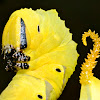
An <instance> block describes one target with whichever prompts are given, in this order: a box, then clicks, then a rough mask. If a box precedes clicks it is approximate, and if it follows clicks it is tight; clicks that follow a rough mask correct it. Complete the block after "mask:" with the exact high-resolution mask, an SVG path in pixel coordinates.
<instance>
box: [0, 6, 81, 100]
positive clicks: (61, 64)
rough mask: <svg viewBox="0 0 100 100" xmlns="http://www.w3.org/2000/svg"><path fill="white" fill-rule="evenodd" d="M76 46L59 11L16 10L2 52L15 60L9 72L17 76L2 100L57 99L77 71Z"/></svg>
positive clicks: (8, 24)
mask: <svg viewBox="0 0 100 100" xmlns="http://www.w3.org/2000/svg"><path fill="white" fill-rule="evenodd" d="M76 46H77V44H76V43H75V42H74V41H73V40H72V34H71V33H70V32H69V29H68V28H66V26H65V22H64V21H63V20H61V19H60V17H58V13H57V12H56V10H48V11H44V10H42V9H38V10H36V11H34V10H32V9H27V8H25V9H20V10H17V11H15V12H14V13H13V14H12V15H11V16H10V18H9V20H8V22H7V24H6V26H5V28H4V32H3V36H2V51H3V54H4V59H9V60H10V61H11V62H10V63H9V62H7V64H8V66H7V68H6V70H7V69H8V70H9V68H10V69H12V70H13V68H15V69H16V70H17V73H16V75H15V76H14V78H13V79H12V81H11V82H10V83H9V85H8V87H7V88H6V89H5V90H4V91H3V92H2V93H1V95H0V100H41V99H42V100H57V98H58V97H59V96H60V95H61V93H62V91H63V89H64V87H65V85H66V83H67V81H68V79H69V78H70V76H71V75H72V73H73V71H74V70H75V66H76V64H77V59H78V56H79V55H78V53H77V51H76ZM14 55H15V56H14ZM19 57H20V59H19ZM25 57H26V60H25V61H24V59H25ZM28 58H29V59H28ZM16 59H17V61H16ZM18 59H19V60H18ZM22 59H23V60H22ZM23 63H27V65H29V67H26V66H24V64H23ZM14 64H15V66H14ZM18 64H19V65H18Z"/></svg>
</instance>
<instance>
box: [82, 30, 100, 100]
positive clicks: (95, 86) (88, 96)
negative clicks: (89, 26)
mask: <svg viewBox="0 0 100 100" xmlns="http://www.w3.org/2000/svg"><path fill="white" fill-rule="evenodd" d="M88 36H90V37H91V38H92V39H93V42H94V45H93V50H90V52H91V54H88V56H87V59H85V63H83V64H82V67H81V69H82V72H81V74H80V83H81V94H80V100H100V80H99V79H98V78H96V77H95V76H93V73H92V70H93V68H94V67H95V66H96V61H95V60H96V58H98V57H99V52H100V37H99V36H98V34H95V31H94V32H92V31H91V30H89V31H88V32H85V33H84V34H83V37H82V41H83V44H84V45H85V46H87V43H86V37H88Z"/></svg>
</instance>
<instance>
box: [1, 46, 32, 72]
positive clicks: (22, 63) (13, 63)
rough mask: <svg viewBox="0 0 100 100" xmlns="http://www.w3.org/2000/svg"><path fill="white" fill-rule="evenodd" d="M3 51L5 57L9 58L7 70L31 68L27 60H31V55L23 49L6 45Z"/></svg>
mask: <svg viewBox="0 0 100 100" xmlns="http://www.w3.org/2000/svg"><path fill="white" fill-rule="evenodd" d="M2 53H3V56H4V59H6V60H7V66H6V68H5V69H6V71H10V70H17V69H18V68H21V69H28V68H29V65H28V64H27V63H26V62H27V61H29V60H30V57H29V56H26V55H25V54H24V53H22V51H16V50H15V49H14V47H13V46H12V45H7V46H4V48H3V49H2Z"/></svg>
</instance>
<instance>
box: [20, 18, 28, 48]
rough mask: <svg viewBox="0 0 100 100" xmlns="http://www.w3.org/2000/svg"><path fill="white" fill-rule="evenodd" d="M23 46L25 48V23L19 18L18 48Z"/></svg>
mask: <svg viewBox="0 0 100 100" xmlns="http://www.w3.org/2000/svg"><path fill="white" fill-rule="evenodd" d="M25 48H27V39H26V32H25V24H24V21H23V19H22V18H21V33H20V49H25Z"/></svg>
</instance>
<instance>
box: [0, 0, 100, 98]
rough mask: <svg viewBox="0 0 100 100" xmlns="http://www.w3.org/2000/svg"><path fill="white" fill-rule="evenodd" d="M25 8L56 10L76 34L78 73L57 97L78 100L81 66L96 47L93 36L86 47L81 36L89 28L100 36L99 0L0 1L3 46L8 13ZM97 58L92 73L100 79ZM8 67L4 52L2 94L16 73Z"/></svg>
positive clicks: (0, 68)
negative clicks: (92, 39) (3, 33)
mask: <svg viewBox="0 0 100 100" xmlns="http://www.w3.org/2000/svg"><path fill="white" fill-rule="evenodd" d="M25 7H26V8H32V9H33V10H36V9H39V8H42V9H44V10H49V9H56V10H57V11H58V13H59V16H60V17H61V19H63V20H65V22H66V27H68V28H70V32H71V33H73V40H74V41H75V42H77V43H78V46H77V51H78V53H79V54H80V57H79V59H78V64H77V66H76V70H75V72H74V73H73V75H72V76H71V78H70V79H69V81H68V83H67V85H66V87H65V89H64V91H63V93H62V95H61V96H60V98H59V99H58V100H79V95H80V86H81V85H80V84H79V75H80V72H81V69H80V67H81V64H82V63H83V62H84V58H86V56H87V53H88V52H89V51H90V48H91V49H92V48H93V46H92V45H93V43H92V41H91V39H90V38H87V42H88V46H87V47H85V46H84V45H83V44H82V41H81V37H82V34H83V33H84V32H87V31H88V30H89V29H91V30H92V31H94V30H95V31H96V33H98V34H99V36H100V0H0V49H1V46H2V42H1V41H2V32H3V28H4V26H5V24H6V22H7V21H8V19H9V16H10V15H11V13H12V12H14V11H15V10H18V9H20V8H25ZM0 54H1V51H0ZM97 61H98V64H97V66H96V68H95V69H94V70H93V72H94V76H96V77H97V78H99V79H100V59H97ZM5 66H6V65H5V62H4V61H3V58H2V55H0V93H1V92H2V91H3V90H4V89H5V87H6V86H7V85H8V83H9V82H10V81H11V79H12V77H13V76H14V75H15V73H13V72H6V71H5ZM22 95H23V94H22Z"/></svg>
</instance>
